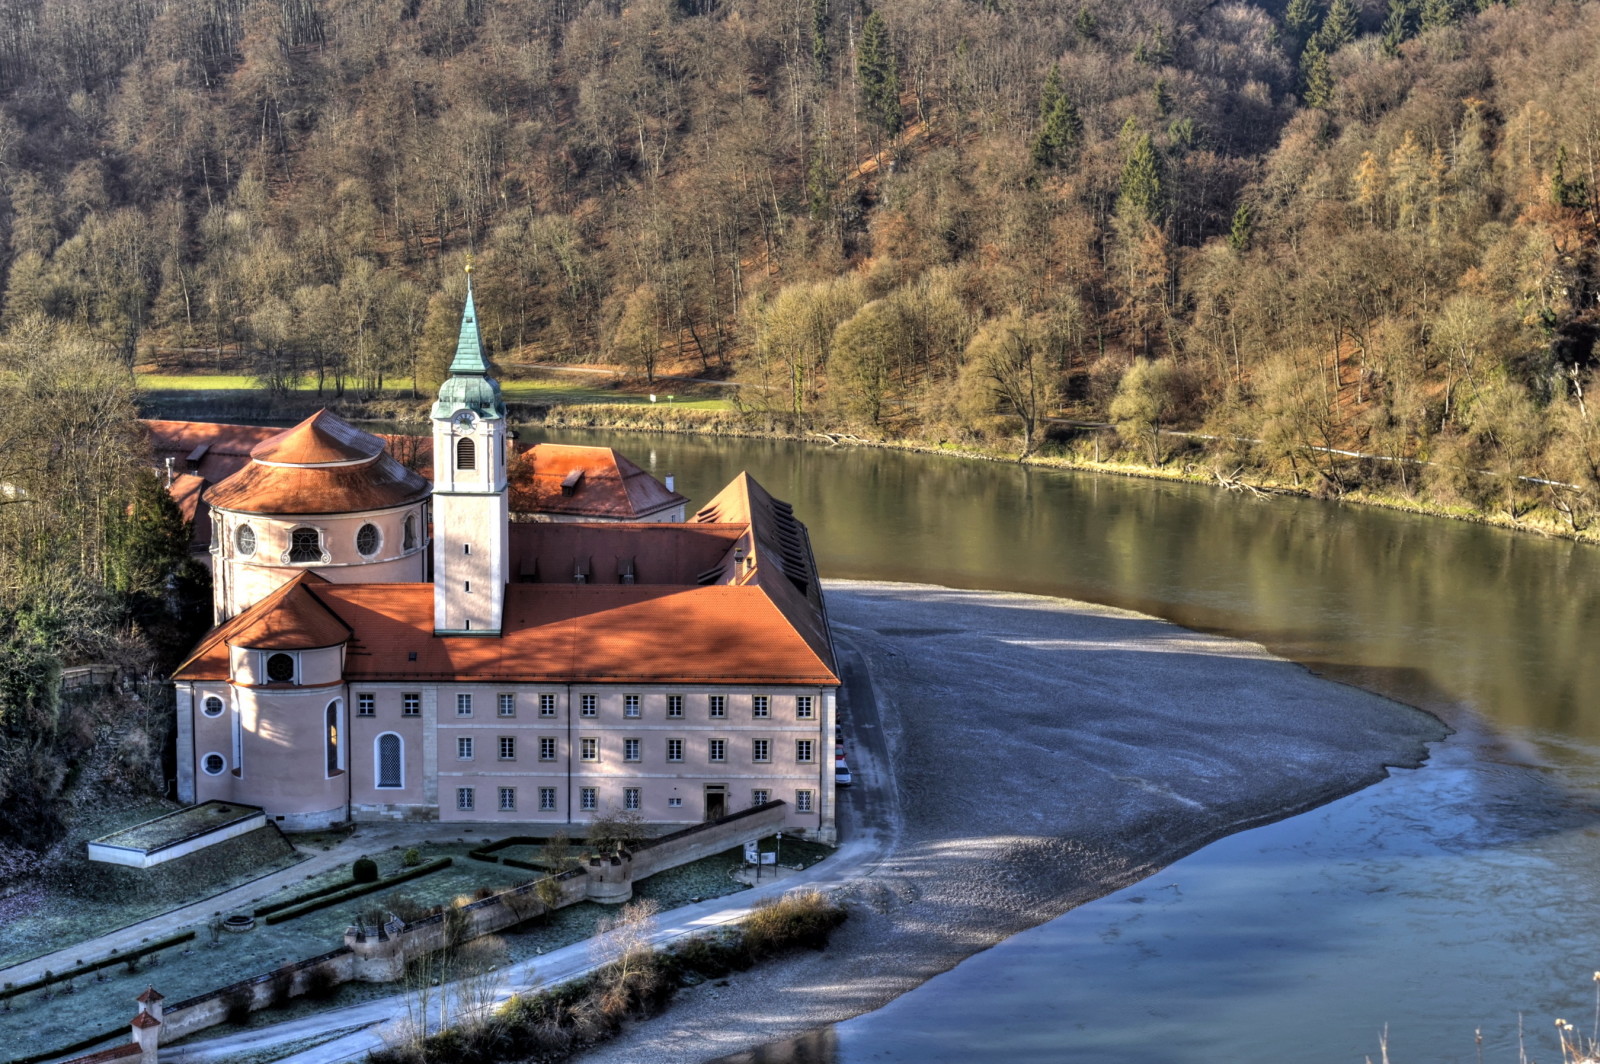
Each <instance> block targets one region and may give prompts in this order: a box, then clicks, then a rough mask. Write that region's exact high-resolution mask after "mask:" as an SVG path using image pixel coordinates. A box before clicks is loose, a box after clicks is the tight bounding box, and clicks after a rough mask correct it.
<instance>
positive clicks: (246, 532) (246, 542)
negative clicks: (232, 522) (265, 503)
mask: <svg viewBox="0 0 1600 1064" xmlns="http://www.w3.org/2000/svg"><path fill="white" fill-rule="evenodd" d="M233 545H234V546H235V547H236V548H237V549H238V551H239V557H241V558H248V557H250V555H252V554H254V553H255V552H256V530H255V529H253V528H251V527H250V526H249V525H240V526H239V531H237V532H235V533H234V534H233Z"/></svg>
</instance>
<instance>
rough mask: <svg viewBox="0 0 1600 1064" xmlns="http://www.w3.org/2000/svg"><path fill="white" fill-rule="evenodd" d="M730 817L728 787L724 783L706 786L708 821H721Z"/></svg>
mask: <svg viewBox="0 0 1600 1064" xmlns="http://www.w3.org/2000/svg"><path fill="white" fill-rule="evenodd" d="M727 815H728V787H727V785H726V784H722V783H708V784H706V819H707V820H720V819H722V818H723V817H725V816H727Z"/></svg>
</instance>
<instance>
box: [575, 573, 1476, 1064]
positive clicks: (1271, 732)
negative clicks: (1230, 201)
mask: <svg viewBox="0 0 1600 1064" xmlns="http://www.w3.org/2000/svg"><path fill="white" fill-rule="evenodd" d="M827 594H828V608H829V613H830V615H831V618H832V621H833V623H834V626H835V630H836V632H837V634H838V637H839V641H840V645H841V649H843V650H844V651H845V658H846V667H847V670H852V671H855V672H857V673H859V672H861V671H863V669H862V664H863V663H864V666H865V670H866V671H870V683H871V689H872V693H874V694H875V696H876V698H875V701H876V705H877V714H876V717H877V719H879V720H881V725H882V735H881V739H880V738H879V737H878V736H875V735H873V734H872V730H871V728H870V727H868V726H867V725H868V723H869V721H870V717H869V715H867V714H865V713H863V714H861V716H862V717H863V718H866V719H864V720H853V719H852V717H851V710H850V709H849V708H847V709H846V710H845V711H844V712H843V713H842V714H841V715H842V716H843V717H844V720H845V733H846V742H847V746H848V747H849V750H850V755H851V760H852V766H853V767H854V768H855V769H856V774H857V780H858V783H857V786H856V787H855V788H854V789H853V790H852V791H849V792H841V798H842V800H841V806H842V807H843V817H844V819H845V823H846V827H847V829H851V830H856V831H876V832H882V833H885V835H886V837H888V838H890V839H892V840H893V841H892V843H891V845H890V848H889V851H888V856H887V858H886V859H884V860H883V861H882V862H881V863H880V864H879V865H878V866H877V867H876V868H875V869H874V870H872V871H871V872H870V873H869V874H866V875H864V876H862V877H860V878H859V879H857V880H856V881H855V882H854V883H852V884H851V885H850V886H849V887H848V888H846V894H847V897H848V900H849V902H850V907H851V918H850V920H849V921H848V922H847V923H846V925H845V926H844V927H843V928H842V929H841V930H840V931H839V932H838V933H837V934H836V935H835V937H834V940H833V944H832V945H831V946H830V947H829V949H828V950H827V951H826V952H825V953H821V954H811V955H806V956H802V957H797V958H794V959H791V960H787V961H783V962H780V963H776V964H770V965H766V966H763V967H761V968H759V969H757V970H756V971H753V972H750V973H746V974H743V975H737V976H734V977H733V978H732V979H731V980H729V981H727V982H726V985H719V984H706V985H703V986H700V987H697V988H695V989H694V990H691V991H687V992H685V993H683V994H681V995H680V996H679V998H678V999H677V1001H676V1002H675V1003H674V1004H673V1005H672V1006H670V1007H669V1009H668V1010H667V1012H666V1013H665V1014H664V1015H662V1016H661V1017H658V1018H657V1019H654V1020H651V1021H648V1022H645V1023H641V1024H638V1025H636V1026H635V1027H633V1028H632V1029H631V1030H630V1031H628V1032H627V1033H625V1034H624V1036H623V1037H621V1038H619V1039H618V1040H616V1041H614V1042H611V1043H609V1044H607V1045H605V1046H603V1047H600V1048H599V1049H597V1050H595V1051H594V1052H592V1053H590V1054H588V1055H586V1056H585V1057H584V1058H583V1059H584V1060H585V1061H591V1062H604V1064H655V1062H661V1064H683V1062H687V1061H703V1060H707V1059H710V1058H713V1057H716V1056H720V1055H724V1054H729V1053H735V1052H739V1051H742V1050H745V1049H748V1048H750V1047H751V1046H754V1045H759V1044H762V1043H765V1042H768V1041H772V1040H774V1039H779V1038H786V1037H790V1036H793V1035H796V1034H799V1033H801V1032H804V1031H807V1030H811V1029H813V1028H816V1027H819V1026H822V1025H824V1024H828V1023H831V1022H834V1021H838V1020H843V1019H846V1018H848V1017H850V1016H855V1015H858V1014H860V1013H862V1012H866V1011H869V1010H871V1009H874V1008H878V1007H879V1006H881V1005H883V1004H885V1003H886V1002H888V1001H890V1000H892V999H893V998H895V997H897V996H899V995H900V994H903V993H905V992H906V991H907V990H910V989H912V988H913V987H915V986H917V985H919V984H921V983H923V982H925V981H926V980H928V979H930V978H932V977H933V976H934V975H937V974H938V973H939V972H942V971H945V970H947V969H949V968H951V967H952V966H954V965H955V964H957V963H959V962H960V961H961V960H962V959H963V958H965V957H968V956H970V955H971V954H973V953H976V952H978V951H979V950H982V949H984V948H986V947H988V946H991V945H993V944H994V943H996V942H998V941H1000V940H1001V939H1004V938H1006V937H1008V936H1010V935H1012V934H1015V933H1016V932H1018V931H1021V930H1023V929H1025V928H1028V927H1032V926H1034V925H1036V924H1038V923H1041V922H1043V921H1045V920H1049V919H1052V918H1053V917H1055V916H1058V915H1060V914H1061V913H1063V912H1065V911H1066V910H1068V909H1070V908H1072V907H1074V906H1076V905H1080V904H1082V903H1084V902H1086V901H1090V900H1092V899H1094V898H1097V897H1101V896H1103V895H1105V894H1107V893H1109V892H1111V891H1113V890H1116V889H1118V888H1120V887H1122V886H1125V885H1127V884H1129V883H1131V882H1134V881H1136V880H1137V879H1139V878H1142V877H1143V876H1146V875H1149V874H1151V873H1152V872H1155V871H1156V870H1158V869H1160V868H1161V867H1163V866H1165V865H1166V864H1168V863H1170V862H1172V861H1174V860H1176V859H1178V858H1179V857H1182V856H1184V855H1185V854H1188V853H1191V852H1193V851H1194V850H1196V849H1198V848H1199V847H1201V846H1203V845H1205V844H1206V843H1207V842H1210V841H1212V840H1214V839H1217V838H1220V837H1222V836H1223V835H1227V834H1230V833H1232V832H1235V831H1239V830H1241V829H1243V828H1247V827H1250V826H1253V825H1256V824H1261V823H1266V822H1269V821H1272V820H1276V819H1279V818H1282V817H1285V816H1289V815H1292V814H1294V813H1297V812H1301V811H1304V810H1306V809H1309V808H1312V807H1314V806H1317V805H1320V804H1322V803H1324V802H1328V801H1331V800H1332V799H1334V798H1337V797H1340V796H1342V795H1345V794H1349V793H1351V792H1352V791H1355V790H1359V789H1360V788H1362V787H1365V786H1367V785H1369V784H1371V783H1374V782H1376V781H1378V780H1380V779H1382V778H1384V776H1385V775H1386V774H1387V773H1386V769H1387V768H1388V767H1406V768H1414V767H1416V766H1418V765H1420V764H1421V763H1422V762H1423V761H1424V760H1425V759H1426V757H1427V748H1426V744H1427V743H1429V742H1434V741H1437V740H1440V739H1442V738H1444V736H1445V735H1446V734H1447V729H1446V728H1445V727H1444V725H1443V724H1441V723H1440V722H1439V721H1438V720H1437V719H1436V718H1434V717H1432V716H1430V715H1429V714H1426V713H1423V712H1421V711H1420V710H1416V709H1412V708H1410V707H1408V706H1403V705H1400V704H1399V703H1396V702H1392V701H1389V700H1387V699H1384V698H1380V697H1378V696H1376V695H1372V694H1368V693H1367V692H1364V691H1361V690H1358V689H1355V688H1351V687H1346V686H1343V685H1340V684H1335V683H1332V682H1329V681H1326V680H1321V679H1319V678H1317V677H1315V676H1313V675H1312V674H1311V673H1310V672H1308V671H1307V670H1305V669H1304V668H1302V667H1300V666H1298V665H1295V664H1292V663H1290V662H1286V661H1282V660H1280V659H1278V658H1274V657H1273V656H1271V655H1270V654H1268V653H1267V652H1266V651H1265V650H1264V649H1262V648H1261V647H1259V646H1257V645H1255V644H1252V643H1244V642H1240V641H1236V640H1229V639H1223V638H1220V637H1215V636H1206V635H1200V634H1197V633H1194V632H1190V631H1188V630H1186V629H1182V628H1178V627H1176V626H1174V625H1170V624H1167V623H1166V622H1163V621H1158V620H1155V619H1153V618H1150V617H1146V616H1142V615H1140V614H1135V613H1129V612H1127V611H1123V610H1116V609H1111V608H1108V607H1102V606H1093V605H1087V604H1084V603H1077V602H1067V601H1063V600H1059V599H1048V598H1039V597H1034V596H1027V595H1016V594H1003V593H995V592H980V591H957V590H951V589H947V588H938V587H926V586H919V585H910V584H889V583H868V582H855V581H848V582H842V581H834V582H829V584H828V585H827ZM852 666H853V668H852ZM853 679H857V681H858V682H857V684H856V686H858V687H859V682H864V678H859V677H853ZM875 751H879V752H886V753H887V756H888V759H889V760H890V761H891V762H892V764H893V769H892V772H891V770H890V768H889V766H888V765H885V764H882V763H881V759H880V757H876V756H874V752H875ZM891 779H892V780H893V783H894V785H893V788H892V790H888V791H887V792H886V793H880V791H881V789H883V788H884V785H885V784H886V783H887V782H888V781H889V780H891Z"/></svg>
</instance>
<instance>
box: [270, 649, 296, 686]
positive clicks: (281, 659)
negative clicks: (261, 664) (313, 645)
mask: <svg viewBox="0 0 1600 1064" xmlns="http://www.w3.org/2000/svg"><path fill="white" fill-rule="evenodd" d="M267 679H269V680H271V681H272V682H273V683H291V682H293V680H294V658H292V657H290V656H289V655H287V654H274V655H272V657H270V658H268V659H267Z"/></svg>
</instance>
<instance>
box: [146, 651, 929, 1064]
mask: <svg viewBox="0 0 1600 1064" xmlns="http://www.w3.org/2000/svg"><path fill="white" fill-rule="evenodd" d="M839 650H840V657H841V663H840V664H841V667H842V669H843V672H844V676H843V680H844V683H845V686H844V689H843V692H842V697H841V700H840V701H841V710H840V718H841V720H842V721H843V723H844V727H845V740H846V746H847V747H848V748H849V750H850V758H851V761H852V762H853V766H854V768H855V776H856V780H857V783H856V785H855V786H854V787H852V788H850V789H849V790H841V791H839V792H838V795H839V798H840V801H839V813H838V822H839V832H840V837H841V840H842V841H841V843H840V846H839V849H838V850H837V851H835V852H834V854H833V855H832V856H830V857H829V858H828V859H827V860H825V861H822V862H821V863H819V864H815V865H812V866H811V867H810V868H808V869H806V870H805V871H803V872H792V871H791V872H788V873H787V874H786V875H784V876H783V877H781V878H778V879H775V880H770V881H766V882H763V883H762V884H761V885H759V886H757V887H753V888H751V889H750V890H746V891H741V892H740V893H738V894H733V895H729V896H727V897H722V898H712V899H711V900H709V901H704V902H700V903H698V904H695V905H685V906H683V907H681V908H677V909H673V910H670V911H669V912H665V913H662V914H661V915H660V916H659V917H658V918H657V923H656V928H655V930H654V932H653V934H652V935H651V941H652V943H654V944H656V945H658V946H660V945H665V944H668V943H671V942H673V941H675V940H676V939H679V938H682V937H683V936H685V935H692V934H698V933H703V932H705V931H708V930H711V929H713V928H717V927H723V926H726V925H728V924H731V923H736V922H737V921H739V920H742V919H744V917H745V916H747V915H749V913H750V910H751V908H752V907H753V906H754V905H755V903H756V902H758V901H760V900H762V899H764V898H770V897H775V896H777V895H779V894H783V893H784V892H786V891H789V890H793V889H796V888H798V887H816V888H819V889H823V890H827V889H830V888H833V887H837V886H842V885H844V884H845V883H847V882H849V881H850V880H852V879H855V878H857V877H859V876H861V875H863V874H866V873H868V872H870V870H871V869H872V868H873V867H875V866H876V865H877V864H878V862H880V861H881V860H882V859H883V858H884V857H885V856H886V855H887V854H888V853H890V852H891V851H892V849H893V846H894V843H895V841H896V839H897V838H898V835H899V827H900V823H901V819H900V815H899V806H898V798H897V796H896V793H895V788H894V782H893V777H892V775H891V774H890V771H891V770H890V761H889V756H888V748H887V743H886V741H885V737H884V729H883V724H882V721H881V720H880V718H879V715H878V701H877V698H876V696H875V693H874V691H873V689H872V681H871V679H870V677H869V676H868V675H867V671H866V666H865V664H864V663H863V661H862V660H861V657H860V655H859V654H858V653H857V652H856V651H855V650H854V648H852V647H850V646H848V645H846V644H844V643H843V642H841V643H840V646H839ZM862 781H871V783H872V785H871V786H866V785H865V784H864V783H863V782H862ZM386 826H387V825H386ZM411 827H412V829H413V836H412V837H414V836H415V828H416V827H417V825H411ZM451 832H452V837H454V836H455V835H458V834H460V831H459V830H457V829H455V828H454V827H452V829H451ZM369 845H370V843H369ZM296 867H297V868H303V867H305V866H304V865H298V866H296ZM597 966H598V965H597V963H596V959H595V956H594V952H593V950H592V948H591V944H590V941H589V940H585V941H582V942H576V943H573V944H572V945H570V946H565V947H563V948H561V949H558V950H552V951H551V952H550V953H547V954H545V955H544V956H542V957H535V958H532V959H531V960H527V961H523V962H521V963H518V964H515V965H512V966H511V967H509V968H508V969H507V970H506V975H505V980H504V982H503V983H502V985H501V988H500V990H499V992H498V994H497V997H496V1000H497V1001H503V1000H505V999H506V998H508V997H510V996H511V994H512V993H514V992H516V991H519V990H524V989H527V988H529V987H531V986H535V985H537V986H544V987H549V986H554V985H555V984H557V983H563V982H566V981H568V980H570V979H576V978H578V977H580V976H582V975H585V974H587V973H588V972H590V971H591V970H593V969H594V968H595V967H597ZM405 1023H406V995H405V994H403V993H396V994H391V995H389V996H387V997H383V998H379V999H376V1000H373V1001H368V1002H364V1003H362V1004H359V1005H349V1006H346V1007H344V1008H339V1009H329V1010H326V1011H323V1012H318V1013H316V1014H315V1015H313V1016H308V1017H305V1018H304V1019H299V1020H290V1021H286V1022H284V1023H279V1024H274V1025H272V1026H271V1027H263V1028H259V1029H256V1030H251V1031H243V1032H237V1033H230V1034H224V1035H221V1036H220V1037H214V1038H205V1037H204V1036H203V1035H202V1036H197V1037H196V1039H193V1040H190V1041H188V1042H185V1043H180V1044H178V1045H175V1046H172V1047H170V1048H169V1047H163V1048H162V1050H161V1060H162V1062H163V1064H224V1062H227V1061H231V1060H234V1059H236V1058H238V1057H240V1056H243V1055H246V1054H250V1053H262V1052H266V1051H268V1050H271V1049H273V1048H275V1047H279V1046H283V1045H286V1044H290V1043H294V1042H302V1041H307V1040H312V1039H316V1038H322V1037H327V1036H328V1035H329V1034H332V1033H334V1032H339V1031H344V1032H346V1033H344V1034H342V1035H339V1036H337V1037H334V1038H332V1039H331V1040H329V1041H326V1042H324V1043H323V1044H322V1045H319V1046H316V1047H314V1048H312V1049H306V1050H302V1051H300V1052H297V1053H293V1054H290V1055H287V1056H284V1057H282V1058H280V1059H281V1060H282V1061H284V1062H292V1064H344V1062H347V1061H360V1060H364V1059H365V1057H366V1054H367V1053H368V1052H369V1051H370V1050H374V1049H380V1048H382V1047H384V1046H385V1045H387V1044H389V1042H390V1041H391V1040H393V1039H396V1038H397V1037H398V1036H399V1035H400V1033H401V1032H402V1031H403V1029H404V1027H405Z"/></svg>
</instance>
